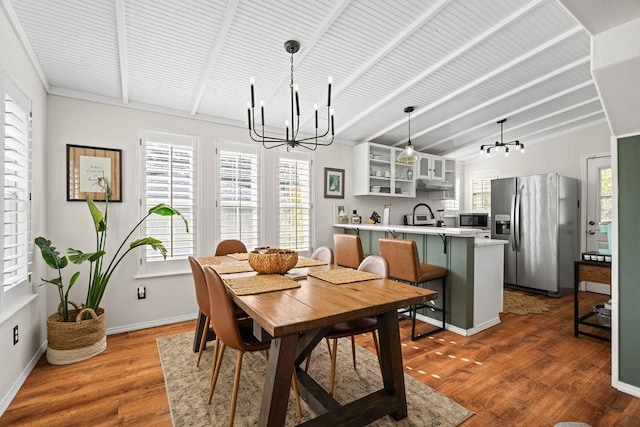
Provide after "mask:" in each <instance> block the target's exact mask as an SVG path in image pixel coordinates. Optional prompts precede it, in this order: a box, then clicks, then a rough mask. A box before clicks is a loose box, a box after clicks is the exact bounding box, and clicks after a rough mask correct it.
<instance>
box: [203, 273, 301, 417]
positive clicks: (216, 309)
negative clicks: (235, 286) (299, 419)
mask: <svg viewBox="0 0 640 427" xmlns="http://www.w3.org/2000/svg"><path fill="white" fill-rule="evenodd" d="M204 276H205V281H206V283H207V289H208V291H209V305H210V306H211V307H212V308H213V310H211V323H212V324H213V330H214V331H215V332H216V335H217V339H218V341H220V349H219V351H218V353H217V360H215V361H214V364H213V368H212V372H211V390H210V392H209V404H211V399H212V398H213V392H214V391H215V388H216V383H217V381H218V376H219V374H220V366H221V365H222V357H223V356H224V352H225V349H226V347H231V348H232V349H234V350H237V351H238V356H237V358H236V367H235V375H234V380H233V391H232V394H231V407H230V410H229V425H230V426H233V420H234V418H235V412H236V403H237V400H238V386H239V384H240V372H241V369H242V359H243V357H244V354H245V353H248V352H256V351H264V352H265V353H266V354H267V355H268V350H269V347H270V346H271V340H270V339H267V340H265V341H260V340H258V339H257V338H256V337H255V336H254V335H253V321H252V320H251V319H250V318H244V319H238V318H236V316H235V309H234V304H233V300H232V298H231V295H229V292H230V291H229V290H228V289H227V287H226V286H225V284H224V283H223V282H222V279H221V278H220V276H219V275H218V273H217V272H216V271H215V270H214V269H213V268H211V267H210V266H205V267H204ZM292 383H293V389H294V393H295V397H296V406H297V411H298V416H301V413H302V412H301V408H300V395H299V394H298V382H297V378H296V373H295V369H294V371H293V381H292ZM252 397H253V396H252Z"/></svg>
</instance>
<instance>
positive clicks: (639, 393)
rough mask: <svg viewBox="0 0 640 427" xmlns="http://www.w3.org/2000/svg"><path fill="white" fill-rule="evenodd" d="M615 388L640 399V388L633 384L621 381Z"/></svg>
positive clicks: (614, 385)
mask: <svg viewBox="0 0 640 427" xmlns="http://www.w3.org/2000/svg"><path fill="white" fill-rule="evenodd" d="M613 387H614V388H616V389H618V390H620V391H621V392H623V393H627V394H630V395H632V396H635V397H640V387H636V386H633V385H631V384H626V383H622V382H620V381H618V382H617V384H613Z"/></svg>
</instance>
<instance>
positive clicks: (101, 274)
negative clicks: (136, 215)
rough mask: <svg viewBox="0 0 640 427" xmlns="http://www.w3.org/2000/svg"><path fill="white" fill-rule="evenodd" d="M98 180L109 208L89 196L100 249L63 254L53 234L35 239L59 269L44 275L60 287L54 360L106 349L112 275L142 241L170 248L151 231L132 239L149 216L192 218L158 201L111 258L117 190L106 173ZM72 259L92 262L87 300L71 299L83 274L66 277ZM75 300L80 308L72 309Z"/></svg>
mask: <svg viewBox="0 0 640 427" xmlns="http://www.w3.org/2000/svg"><path fill="white" fill-rule="evenodd" d="M98 181H99V183H101V184H102V185H103V186H104V188H105V204H104V212H103V211H101V210H100V209H99V208H98V206H97V205H96V203H95V202H94V201H93V200H92V199H91V197H87V199H86V200H87V206H88V207H89V212H90V213H91V218H92V219H93V224H94V232H95V239H96V250H95V251H94V252H87V253H84V252H82V251H80V250H78V249H73V248H69V249H67V256H61V255H60V252H59V251H58V250H57V248H56V247H55V246H53V245H52V243H51V241H50V240H47V239H46V238H44V237H38V238H36V239H35V244H36V245H37V246H38V248H40V253H41V255H42V258H43V259H44V261H45V263H46V264H47V265H48V266H49V267H50V268H52V269H54V270H56V272H57V276H56V277H54V278H51V279H44V278H43V279H42V280H43V284H52V285H54V286H56V287H57V288H58V295H59V299H60V305H59V307H58V312H57V313H54V314H52V315H51V316H49V318H48V320H47V340H48V347H47V360H48V361H49V362H50V363H52V364H67V363H74V362H78V361H80V360H85V359H88V358H89V357H92V356H95V355H96V354H99V353H101V352H103V351H104V350H105V349H106V332H105V322H104V309H103V308H101V307H100V302H101V301H102V297H103V296H104V293H105V291H106V289H107V285H108V284H109V281H110V279H111V276H112V275H113V273H114V272H115V270H116V269H117V268H118V266H119V265H120V263H121V262H122V260H123V259H124V258H125V257H126V256H127V254H129V253H130V252H131V251H133V250H134V249H136V248H139V247H141V246H150V247H152V248H153V249H155V250H157V251H160V252H161V253H162V256H163V257H164V258H166V256H167V249H166V248H165V246H164V245H163V243H162V242H161V241H160V240H158V239H156V238H154V237H149V236H147V237H143V238H140V239H136V240H132V241H131V242H130V243H129V244H128V245H127V242H129V241H130V240H131V238H132V236H133V235H134V233H135V232H136V230H138V228H139V227H140V226H141V225H142V224H143V223H144V221H145V220H146V219H147V218H148V217H149V216H151V215H161V216H173V215H180V217H182V220H183V221H184V224H185V228H186V229H187V231H189V226H188V223H187V221H186V219H185V218H184V216H183V215H182V214H181V213H180V212H179V211H178V210H177V209H175V208H173V207H171V206H169V205H167V204H164V203H161V204H158V205H156V206H154V207H152V208H151V209H149V211H148V212H147V214H146V215H144V216H143V217H142V219H140V221H138V223H137V224H136V225H135V226H134V227H133V228H132V229H131V231H130V232H129V234H127V235H126V236H125V238H124V239H123V240H122V242H121V244H120V246H119V247H118V249H117V250H116V252H115V253H114V254H113V256H112V257H111V258H110V259H107V254H106V245H107V237H108V231H109V229H108V210H109V197H110V194H111V191H110V189H109V186H108V184H107V183H106V180H104V178H100V179H99V180H98ZM69 261H71V262H72V263H73V264H78V265H79V264H83V263H85V262H88V263H89V264H90V265H89V278H88V287H87V294H86V298H85V301H84V303H83V304H82V305H81V306H77V305H76V304H74V303H73V302H71V301H70V300H69V291H70V290H71V288H72V287H73V285H74V284H75V283H76V282H77V280H78V278H79V277H80V272H79V271H76V272H75V273H73V274H72V275H71V277H70V278H69V280H68V282H66V283H65V280H64V279H63V275H62V270H63V269H64V268H65V267H67V265H69ZM69 305H72V306H73V307H74V308H73V309H71V310H70V309H69V307H68V306H69Z"/></svg>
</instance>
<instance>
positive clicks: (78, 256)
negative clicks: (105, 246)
mask: <svg viewBox="0 0 640 427" xmlns="http://www.w3.org/2000/svg"><path fill="white" fill-rule="evenodd" d="M67 253H68V254H69V261H71V262H72V263H74V264H82V263H83V262H85V261H89V262H95V261H96V260H98V259H100V257H102V256H104V254H105V253H106V252H105V251H98V252H87V253H86V254H85V253H84V252H82V251H80V250H78V249H73V248H69V249H68V250H67Z"/></svg>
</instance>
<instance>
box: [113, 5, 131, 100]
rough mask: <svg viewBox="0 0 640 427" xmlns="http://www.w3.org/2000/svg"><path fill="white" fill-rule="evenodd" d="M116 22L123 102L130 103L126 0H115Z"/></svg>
mask: <svg viewBox="0 0 640 427" xmlns="http://www.w3.org/2000/svg"><path fill="white" fill-rule="evenodd" d="M115 6H116V24H117V26H118V53H119V55H120V86H121V88H122V103H123V104H128V103H129V61H128V56H127V32H126V21H125V15H124V0H115Z"/></svg>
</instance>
